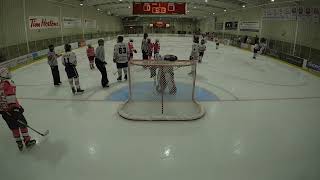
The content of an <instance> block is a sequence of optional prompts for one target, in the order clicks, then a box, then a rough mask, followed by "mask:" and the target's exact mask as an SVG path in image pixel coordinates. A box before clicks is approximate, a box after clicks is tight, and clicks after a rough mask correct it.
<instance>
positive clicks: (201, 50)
mask: <svg viewBox="0 0 320 180" xmlns="http://www.w3.org/2000/svg"><path fill="white" fill-rule="evenodd" d="M206 50H207V46H206V41H205V39H201V44H200V45H199V63H201V62H202V58H203V55H204V52H205V51H206Z"/></svg>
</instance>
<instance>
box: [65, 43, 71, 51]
mask: <svg viewBox="0 0 320 180" xmlns="http://www.w3.org/2000/svg"><path fill="white" fill-rule="evenodd" d="M64 51H65V52H70V51H71V45H70V44H65V45H64Z"/></svg>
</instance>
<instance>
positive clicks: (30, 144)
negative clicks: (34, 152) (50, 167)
mask: <svg viewBox="0 0 320 180" xmlns="http://www.w3.org/2000/svg"><path fill="white" fill-rule="evenodd" d="M36 143H37V141H36V140H34V139H32V140H30V141H28V142H26V143H25V144H26V147H27V148H32V147H33V146H34V145H36Z"/></svg>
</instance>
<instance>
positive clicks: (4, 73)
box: [0, 67, 11, 79]
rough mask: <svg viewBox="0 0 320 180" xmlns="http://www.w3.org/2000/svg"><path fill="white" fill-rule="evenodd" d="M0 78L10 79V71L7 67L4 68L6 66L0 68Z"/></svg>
mask: <svg viewBox="0 0 320 180" xmlns="http://www.w3.org/2000/svg"><path fill="white" fill-rule="evenodd" d="M0 78H1V79H10V78H11V73H10V71H9V69H8V68H6V67H1V68H0Z"/></svg>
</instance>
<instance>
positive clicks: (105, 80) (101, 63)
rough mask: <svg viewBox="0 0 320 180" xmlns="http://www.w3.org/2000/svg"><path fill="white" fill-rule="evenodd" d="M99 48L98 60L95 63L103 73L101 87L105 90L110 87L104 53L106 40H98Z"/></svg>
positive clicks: (97, 50)
mask: <svg viewBox="0 0 320 180" xmlns="http://www.w3.org/2000/svg"><path fill="white" fill-rule="evenodd" d="M98 45H99V46H98V47H97V48H96V59H95V63H96V66H97V68H98V69H99V71H100V73H101V85H102V87H103V88H105V87H109V80H108V74H107V69H106V64H107V62H106V61H105V52H104V40H103V39H99V40H98Z"/></svg>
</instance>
